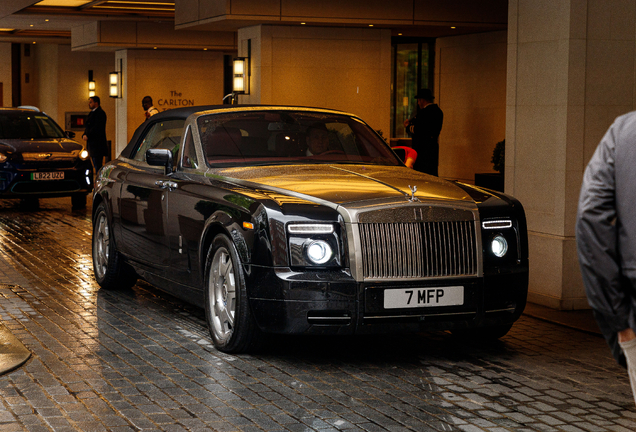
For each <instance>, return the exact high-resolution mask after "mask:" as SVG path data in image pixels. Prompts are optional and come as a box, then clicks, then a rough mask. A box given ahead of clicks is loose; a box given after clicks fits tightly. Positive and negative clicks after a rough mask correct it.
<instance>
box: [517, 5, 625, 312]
mask: <svg viewBox="0 0 636 432" xmlns="http://www.w3.org/2000/svg"><path fill="white" fill-rule="evenodd" d="M508 13H509V19H508V78H507V82H508V84H507V107H506V108H507V109H506V192H507V193H510V194H512V195H514V196H516V197H517V198H519V200H520V201H521V203H522V204H523V205H524V208H525V210H526V215H527V218H528V229H529V235H530V293H529V297H528V299H529V301H531V302H535V303H539V304H542V305H546V306H549V307H553V308H556V309H580V308H587V307H588V305H587V299H586V298H585V292H584V290H583V284H582V280H581V277H580V273H579V266H578V260H577V256H576V244H575V237H574V235H575V231H574V229H575V219H576V210H577V204H578V195H579V190H580V185H581V180H582V174H583V170H584V169H585V166H586V164H587V162H588V161H589V159H590V157H591V156H592V153H593V152H594V149H595V148H596V145H597V144H598V142H599V140H600V139H601V138H602V136H603V134H604V133H605V131H606V130H607V128H608V127H609V125H610V124H611V123H612V121H613V119H614V118H615V117H616V116H618V115H620V114H622V113H624V112H627V111H630V110H632V109H633V107H634V91H635V86H634V54H635V47H634V41H635V23H636V19H635V17H636V2H635V1H634V0H617V1H614V0H612V1H610V0H510V2H509V10H508Z"/></svg>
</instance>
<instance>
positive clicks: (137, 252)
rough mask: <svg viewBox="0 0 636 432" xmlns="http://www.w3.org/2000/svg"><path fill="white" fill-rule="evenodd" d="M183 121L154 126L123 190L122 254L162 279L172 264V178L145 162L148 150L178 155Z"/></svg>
mask: <svg viewBox="0 0 636 432" xmlns="http://www.w3.org/2000/svg"><path fill="white" fill-rule="evenodd" d="M184 122H185V120H184V119H174V120H165V119H164V120H161V121H157V122H155V123H154V124H151V125H150V126H149V127H148V129H147V131H146V133H145V134H144V135H143V136H142V137H141V138H140V142H139V145H138V148H137V150H136V151H135V152H134V154H132V155H131V158H132V159H133V163H132V164H131V168H130V170H129V171H128V172H127V174H126V179H125V182H124V186H123V187H122V190H121V202H120V206H121V231H122V239H123V242H122V243H123V244H122V245H121V249H122V252H123V253H124V254H126V255H127V256H128V257H130V258H131V259H133V260H135V261H137V262H138V263H141V264H146V265H147V266H148V267H149V268H150V269H151V271H154V272H155V273H157V274H158V275H161V276H163V275H164V274H165V269H166V267H167V266H168V264H169V259H170V248H169V243H168V230H167V222H168V221H167V208H168V199H167V193H168V191H169V189H170V188H169V187H168V182H169V181H170V178H169V177H168V176H167V175H166V173H165V170H164V168H162V167H154V166H150V165H148V164H147V163H146V151H147V150H148V149H161V148H163V149H169V150H171V151H173V153H176V152H178V148H179V143H180V140H181V135H182V133H183V132H182V131H183V125H184Z"/></svg>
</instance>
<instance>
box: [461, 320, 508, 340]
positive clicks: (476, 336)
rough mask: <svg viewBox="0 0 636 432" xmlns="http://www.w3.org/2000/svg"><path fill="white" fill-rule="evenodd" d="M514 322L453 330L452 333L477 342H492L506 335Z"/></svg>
mask: <svg viewBox="0 0 636 432" xmlns="http://www.w3.org/2000/svg"><path fill="white" fill-rule="evenodd" d="M511 328H512V324H500V325H496V326H491V327H482V328H474V329H467V330H453V331H452V332H451V333H452V334H453V336H455V337H458V338H461V339H466V340H473V341H477V342H492V341H496V340H497V339H499V338H502V337H504V336H505V335H506V334H508V332H509V331H510V329H511Z"/></svg>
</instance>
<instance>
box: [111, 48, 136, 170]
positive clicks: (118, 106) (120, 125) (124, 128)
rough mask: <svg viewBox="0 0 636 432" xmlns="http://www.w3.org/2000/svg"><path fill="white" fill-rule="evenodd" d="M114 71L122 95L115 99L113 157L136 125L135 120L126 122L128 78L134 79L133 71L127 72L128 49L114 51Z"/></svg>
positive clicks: (124, 146) (125, 143) (124, 145)
mask: <svg viewBox="0 0 636 432" xmlns="http://www.w3.org/2000/svg"><path fill="white" fill-rule="evenodd" d="M113 70H114V71H117V72H121V76H120V78H121V83H122V88H121V90H122V97H121V98H117V99H116V100H115V122H116V131H115V142H114V143H113V146H114V147H115V152H114V153H115V157H117V156H119V154H120V153H121V152H122V150H123V149H125V148H126V146H127V145H128V140H129V137H131V136H132V134H133V133H134V132H135V128H136V127H137V126H138V125H137V124H135V122H132V124H130V125H129V124H128V123H129V121H128V87H129V86H128V80H130V79H134V73H130V74H129V73H128V50H126V49H124V50H118V51H116V52H115V68H114V69H113Z"/></svg>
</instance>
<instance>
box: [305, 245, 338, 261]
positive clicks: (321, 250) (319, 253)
mask: <svg viewBox="0 0 636 432" xmlns="http://www.w3.org/2000/svg"><path fill="white" fill-rule="evenodd" d="M331 256H332V251H331V246H329V243H327V242H326V241H324V240H316V241H313V242H311V243H310V244H309V246H307V258H309V260H310V261H311V262H312V263H314V264H324V263H326V262H327V261H329V260H330V259H331Z"/></svg>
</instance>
